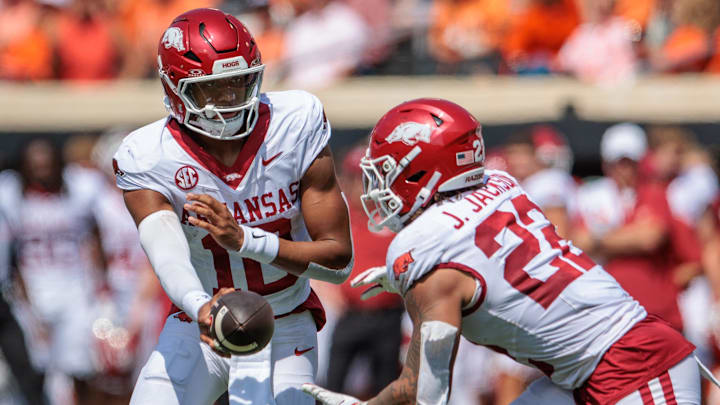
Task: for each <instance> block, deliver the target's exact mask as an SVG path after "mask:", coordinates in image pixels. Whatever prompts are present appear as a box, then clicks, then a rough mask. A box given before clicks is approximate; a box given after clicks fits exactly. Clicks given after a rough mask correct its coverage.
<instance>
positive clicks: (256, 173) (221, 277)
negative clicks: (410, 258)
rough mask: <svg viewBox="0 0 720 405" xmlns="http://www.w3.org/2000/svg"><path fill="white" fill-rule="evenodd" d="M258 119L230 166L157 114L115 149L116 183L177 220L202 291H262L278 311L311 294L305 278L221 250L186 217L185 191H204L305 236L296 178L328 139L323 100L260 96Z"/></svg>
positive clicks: (243, 214)
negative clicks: (152, 199) (153, 198)
mask: <svg viewBox="0 0 720 405" xmlns="http://www.w3.org/2000/svg"><path fill="white" fill-rule="evenodd" d="M260 102H261V103H260V106H259V110H258V111H259V118H258V120H257V124H256V125H255V128H254V130H253V132H252V133H251V134H250V135H249V136H248V138H247V141H246V143H245V145H244V147H243V149H242V151H241V152H240V155H239V156H238V158H237V160H236V162H235V164H234V165H233V166H232V167H226V166H224V165H223V164H222V163H220V162H219V161H217V160H216V159H214V158H213V157H212V156H210V155H209V154H208V153H207V152H205V151H204V150H203V149H202V148H201V147H200V146H198V145H197V144H196V143H195V142H194V141H193V140H192V139H191V138H190V137H189V136H187V134H184V133H183V132H181V131H180V128H179V125H178V123H177V121H175V120H172V119H162V120H160V121H157V122H154V123H152V124H150V125H147V126H145V127H142V128H140V129H138V130H136V131H134V132H132V133H131V134H130V135H128V136H127V137H126V138H125V140H124V141H123V143H122V145H121V146H120V148H119V149H118V151H117V153H116V154H115V163H114V164H115V174H116V176H115V177H116V179H117V185H118V187H120V188H121V189H123V190H138V189H150V190H154V191H157V192H159V193H161V194H162V195H164V196H165V198H167V200H168V201H169V202H170V203H171V204H172V206H173V208H174V210H175V213H176V214H177V215H178V217H179V218H180V222H181V223H182V227H183V231H184V232H185V236H186V238H187V240H188V243H189V245H190V255H191V261H192V264H193V267H194V268H195V271H196V272H197V275H198V277H199V278H200V281H201V282H202V284H203V287H204V288H205V291H206V292H207V293H208V294H213V293H214V292H215V291H217V290H218V289H219V288H222V287H234V288H237V289H241V290H250V291H254V292H257V293H259V294H261V295H263V296H264V297H265V298H266V299H267V300H268V302H269V303H270V305H271V306H272V309H273V311H274V312H275V314H276V315H280V314H285V313H288V312H290V311H292V310H294V309H295V308H297V307H298V306H299V305H300V304H302V303H303V302H305V300H306V299H307V298H308V297H309V295H310V285H309V283H308V280H307V279H306V278H298V277H296V276H294V275H292V274H289V273H287V272H285V271H284V270H282V269H279V268H277V267H274V266H272V265H269V264H261V263H258V262H256V261H254V260H251V259H248V258H243V257H241V256H240V255H239V254H237V253H236V252H228V251H227V250H225V249H224V248H222V247H221V246H220V245H219V244H218V243H217V242H215V240H214V239H213V238H212V236H211V235H209V234H208V233H207V232H206V231H205V230H203V229H201V228H198V227H195V226H192V225H191V224H190V223H189V222H188V216H189V215H191V214H190V213H189V212H187V211H186V210H184V209H183V204H185V203H186V197H185V196H186V194H187V193H189V192H193V193H196V194H202V193H204V194H208V195H210V196H212V197H214V198H215V199H217V200H218V201H220V202H222V203H223V204H225V205H226V206H227V207H228V209H229V210H230V212H231V213H232V214H233V215H234V217H235V219H236V220H237V222H238V223H240V224H245V225H248V226H254V227H259V228H262V229H264V230H266V231H269V232H276V233H277V234H278V235H279V236H280V237H282V238H286V239H291V240H295V241H308V240H310V236H309V234H308V231H307V229H306V227H305V223H304V221H303V217H302V213H301V211H300V199H299V193H300V179H301V178H302V177H303V175H304V174H305V171H306V170H307V169H308V168H309V167H310V165H311V164H312V163H313V161H314V160H315V158H316V157H317V156H318V154H319V153H320V151H321V150H322V149H323V148H324V147H325V146H326V145H327V143H328V141H329V139H330V132H331V131H330V126H329V124H328V122H327V120H325V116H324V112H323V108H322V104H321V103H320V101H319V100H318V99H317V98H316V97H315V96H313V95H311V94H309V93H307V92H304V91H285V92H273V93H267V94H263V95H262V97H261V100H260Z"/></svg>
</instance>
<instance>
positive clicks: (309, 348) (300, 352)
mask: <svg viewBox="0 0 720 405" xmlns="http://www.w3.org/2000/svg"><path fill="white" fill-rule="evenodd" d="M314 348H315V346H310V347H308V348H307V349H304V350H298V348H297V347H296V348H295V355H296V356H302V355H303V354H305V353H307V352H309V351H310V350H312V349H314Z"/></svg>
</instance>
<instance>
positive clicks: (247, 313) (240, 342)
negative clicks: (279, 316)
mask: <svg viewBox="0 0 720 405" xmlns="http://www.w3.org/2000/svg"><path fill="white" fill-rule="evenodd" d="M210 314H211V315H212V325H211V326H210V332H211V333H212V335H213V337H214V338H215V339H216V340H217V341H218V342H219V343H220V345H221V346H222V347H223V348H224V349H225V350H227V351H228V352H230V353H232V354H237V355H241V356H242V355H248V354H253V353H257V352H259V351H260V350H262V349H263V348H264V347H265V346H267V344H268V343H269V342H270V339H271V338H272V335H273V332H274V331H275V316H274V314H273V310H272V308H271V307H270V304H269V303H268V302H267V300H265V298H263V297H262V296H261V295H260V294H257V293H254V292H252V291H233V292H231V293H229V294H225V295H223V296H222V297H220V299H218V301H217V302H216V303H215V305H214V306H213V307H212V310H211V311H210Z"/></svg>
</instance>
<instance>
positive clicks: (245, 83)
mask: <svg viewBox="0 0 720 405" xmlns="http://www.w3.org/2000/svg"><path fill="white" fill-rule="evenodd" d="M261 74H262V72H253V73H247V74H241V75H235V76H229V77H221V78H215V79H210V80H194V81H188V83H187V84H186V85H185V86H184V89H183V97H184V98H186V99H187V100H188V101H189V102H190V104H191V105H192V107H193V108H195V109H197V110H204V109H205V107H206V106H209V105H212V106H214V107H217V108H221V109H222V108H235V107H241V106H243V105H245V104H246V103H247V102H248V101H250V100H251V99H252V98H253V97H254V96H255V95H256V94H257V92H256V90H257V88H258V87H259V86H258V84H259V83H260V76H261Z"/></svg>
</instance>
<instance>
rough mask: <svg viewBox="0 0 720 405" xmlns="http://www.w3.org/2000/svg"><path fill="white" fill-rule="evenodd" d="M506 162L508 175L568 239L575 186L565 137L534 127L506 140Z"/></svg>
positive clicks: (550, 129)
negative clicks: (570, 172)
mask: <svg viewBox="0 0 720 405" xmlns="http://www.w3.org/2000/svg"><path fill="white" fill-rule="evenodd" d="M505 159H506V160H507V166H508V172H509V173H510V174H511V175H513V176H514V177H515V178H517V179H518V181H519V182H520V185H521V186H522V187H523V189H525V191H526V192H527V193H528V195H529V196H530V198H532V199H533V201H534V202H535V203H536V204H537V205H538V206H539V207H540V208H541V209H542V210H543V212H544V213H545V215H546V216H547V217H548V219H549V220H550V222H552V223H553V224H555V226H556V228H557V232H558V234H559V235H560V236H561V237H563V238H568V236H569V235H568V233H569V226H570V219H571V217H572V216H573V213H574V211H575V189H576V187H575V181H574V180H573V178H572V176H570V174H569V171H570V166H572V154H571V152H570V148H569V147H568V146H567V141H566V140H565V139H564V136H563V135H561V134H560V133H559V132H557V130H555V129H554V128H552V127H550V126H547V125H538V126H534V127H532V128H530V129H528V130H527V131H525V132H521V133H518V134H515V135H514V136H512V137H511V138H510V139H508V141H507V143H506V145H505Z"/></svg>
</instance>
